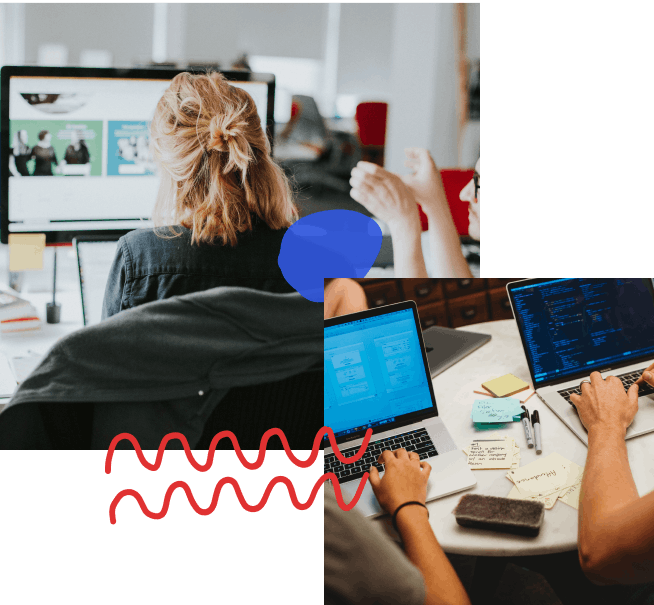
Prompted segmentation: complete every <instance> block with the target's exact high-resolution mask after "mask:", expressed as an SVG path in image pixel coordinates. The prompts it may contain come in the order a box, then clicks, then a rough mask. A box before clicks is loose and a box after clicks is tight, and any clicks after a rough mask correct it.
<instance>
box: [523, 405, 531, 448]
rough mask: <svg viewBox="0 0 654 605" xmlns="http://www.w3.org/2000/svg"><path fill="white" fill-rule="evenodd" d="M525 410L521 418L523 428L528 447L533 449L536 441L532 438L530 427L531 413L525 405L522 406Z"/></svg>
mask: <svg viewBox="0 0 654 605" xmlns="http://www.w3.org/2000/svg"><path fill="white" fill-rule="evenodd" d="M520 407H522V409H523V410H524V411H523V412H522V414H520V418H521V419H522V426H523V427H524V428H525V437H526V438H527V447H529V448H532V447H534V440H533V439H532V438H531V428H530V426H529V411H528V410H527V408H526V407H525V406H524V405H523V406H520Z"/></svg>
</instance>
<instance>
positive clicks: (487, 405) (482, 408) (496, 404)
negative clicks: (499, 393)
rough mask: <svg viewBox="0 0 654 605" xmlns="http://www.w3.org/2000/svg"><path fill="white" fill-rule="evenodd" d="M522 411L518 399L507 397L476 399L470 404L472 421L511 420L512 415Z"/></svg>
mask: <svg viewBox="0 0 654 605" xmlns="http://www.w3.org/2000/svg"><path fill="white" fill-rule="evenodd" d="M522 411H523V410H522V408H521V407H520V401H519V400H518V399H511V398H508V397H497V398H494V399H477V400H476V401H475V403H474V404H473V406H472V421H473V422H474V423H486V422H513V420H514V416H519V415H520V414H522Z"/></svg>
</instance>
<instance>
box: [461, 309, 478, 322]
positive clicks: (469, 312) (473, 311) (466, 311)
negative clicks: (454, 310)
mask: <svg viewBox="0 0 654 605" xmlns="http://www.w3.org/2000/svg"><path fill="white" fill-rule="evenodd" d="M461 315H463V317H465V318H466V319H470V318H471V317H474V316H475V315H477V309H476V308H475V307H470V308H469V309H462V311H461Z"/></svg>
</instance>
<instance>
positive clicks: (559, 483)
mask: <svg viewBox="0 0 654 605" xmlns="http://www.w3.org/2000/svg"><path fill="white" fill-rule="evenodd" d="M583 476H584V467H583V466H579V465H578V464H575V463H574V462H570V460H566V459H565V458H564V457H563V456H561V455H560V454H557V453H554V454H550V455H549V456H546V457H545V458H541V459H540V460H536V461H535V462H532V463H531V464H528V465H527V466H523V467H522V468H518V469H511V470H510V471H509V472H508V473H507V475H506V478H507V479H508V480H509V481H511V483H513V485H514V487H513V489H512V490H511V491H510V492H509V494H508V496H507V498H512V499H517V500H533V501H537V502H542V503H543V505H544V506H545V508H546V509H550V508H552V507H553V506H554V505H555V504H556V501H557V500H561V502H564V503H565V504H567V505H568V506H572V508H576V509H578V508H579V493H580V490H581V480H582V479H583Z"/></svg>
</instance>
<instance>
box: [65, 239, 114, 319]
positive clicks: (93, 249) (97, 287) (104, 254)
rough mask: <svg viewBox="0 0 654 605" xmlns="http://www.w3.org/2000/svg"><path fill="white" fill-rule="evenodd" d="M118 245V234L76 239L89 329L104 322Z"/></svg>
mask: <svg viewBox="0 0 654 605" xmlns="http://www.w3.org/2000/svg"><path fill="white" fill-rule="evenodd" d="M117 244H118V237H117V236H114V235H102V234H98V235H85V236H79V237H76V238H75V239H74V240H73V246H74V247H75V253H76V255H77V267H78V269H79V288H80V296H81V298H82V319H83V321H84V325H85V326H90V325H93V324H96V323H98V322H99V321H100V320H101V319H102V302H103V300H104V291H105V288H106V287H107V278H108V277H109V272H110V270H111V265H112V263H113V261H114V258H115V257H116V248H117Z"/></svg>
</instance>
